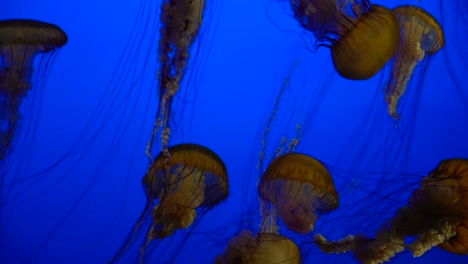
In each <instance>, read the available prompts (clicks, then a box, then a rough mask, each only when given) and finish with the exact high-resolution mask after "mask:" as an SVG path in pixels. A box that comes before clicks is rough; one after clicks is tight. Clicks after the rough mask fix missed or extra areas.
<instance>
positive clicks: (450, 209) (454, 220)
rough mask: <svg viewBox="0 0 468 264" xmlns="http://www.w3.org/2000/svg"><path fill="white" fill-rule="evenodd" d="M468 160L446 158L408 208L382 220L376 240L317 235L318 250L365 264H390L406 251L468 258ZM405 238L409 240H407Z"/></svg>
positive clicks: (424, 179) (416, 191) (425, 178)
mask: <svg viewBox="0 0 468 264" xmlns="http://www.w3.org/2000/svg"><path fill="white" fill-rule="evenodd" d="M467 190H468V160H467V159H448V160H443V161H441V162H440V163H439V164H438V166H437V167H436V168H435V169H434V170H433V171H432V172H431V173H430V174H429V175H428V176H426V177H424V178H423V179H422V181H421V185H420V187H419V188H418V189H416V190H415V191H414V192H413V194H412V195H411V197H410V199H409V201H408V205H407V206H404V207H402V208H400V209H399V210H398V211H397V213H396V215H395V216H394V217H393V218H391V219H389V220H387V221H385V222H384V224H383V225H382V227H381V229H380V230H379V231H377V232H376V233H375V238H367V237H365V236H363V235H357V236H352V235H350V236H348V237H345V238H343V239H341V240H338V241H336V242H330V241H327V240H326V239H325V238H324V237H323V236H321V235H319V234H317V235H316V236H315V237H314V241H315V243H316V244H317V245H318V246H319V248H320V249H321V250H322V251H324V252H327V253H344V252H347V251H349V250H351V251H352V253H353V255H354V256H355V257H356V259H357V260H359V261H361V262H364V263H370V262H371V263H381V262H384V261H389V260H390V258H391V257H393V256H394V255H395V254H397V253H398V252H401V251H403V250H405V249H408V250H409V251H411V252H412V255H413V257H419V256H422V255H423V254H424V253H425V252H427V251H428V250H430V249H431V248H433V247H435V246H438V247H439V248H441V249H443V250H446V251H448V252H450V253H454V254H462V255H468V232H467V230H468V198H467V197H468V194H467ZM408 238H410V239H411V238H412V240H410V242H407V241H408Z"/></svg>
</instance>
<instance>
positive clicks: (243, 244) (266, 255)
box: [215, 230, 301, 264]
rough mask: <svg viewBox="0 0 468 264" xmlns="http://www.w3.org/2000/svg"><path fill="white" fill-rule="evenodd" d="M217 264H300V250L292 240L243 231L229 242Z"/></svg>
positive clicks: (268, 234) (216, 261)
mask: <svg viewBox="0 0 468 264" xmlns="http://www.w3.org/2000/svg"><path fill="white" fill-rule="evenodd" d="M215 263H216V264H239V263H253V264H269V263H284V264H299V263H301V256H300V252H299V248H298V247H297V246H296V244H295V243H294V242H293V241H291V240H290V239H288V238H286V237H284V236H281V235H278V234H273V233H258V234H257V235H256V236H255V235H254V234H252V233H251V232H250V231H247V230H243V231H241V232H239V233H238V234H237V235H235V236H234V237H233V238H232V239H231V240H229V242H228V245H227V246H226V248H225V249H224V252H223V254H221V255H219V256H217V257H216V260H215Z"/></svg>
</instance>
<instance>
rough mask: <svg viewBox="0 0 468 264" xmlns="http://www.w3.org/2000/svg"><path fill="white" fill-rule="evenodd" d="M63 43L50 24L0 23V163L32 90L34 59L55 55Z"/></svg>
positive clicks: (10, 21)
mask: <svg viewBox="0 0 468 264" xmlns="http://www.w3.org/2000/svg"><path fill="white" fill-rule="evenodd" d="M66 42H67V35H66V34H65V33H64V32H63V31H62V30H61V29H60V28H59V27H57V26H55V25H52V24H48V23H44V22H40V21H34V20H26V19H14V20H2V21H0V161H1V160H4V159H5V157H6V156H7V155H8V153H9V152H10V151H11V147H12V146H11V145H12V141H13V140H14V137H15V133H16V130H17V127H18V123H19V121H20V120H21V113H20V111H19V107H20V106H21V103H22V101H23V99H24V98H25V97H26V95H27V93H28V91H29V90H30V89H31V86H32V83H31V77H32V75H33V73H34V67H33V60H34V56H35V55H36V54H38V53H47V52H51V51H55V50H56V49H58V48H59V47H61V46H63V45H64V44H65V43H66ZM45 61H46V62H47V63H48V60H45Z"/></svg>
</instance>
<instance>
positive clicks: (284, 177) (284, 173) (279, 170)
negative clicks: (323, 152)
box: [258, 153, 338, 234]
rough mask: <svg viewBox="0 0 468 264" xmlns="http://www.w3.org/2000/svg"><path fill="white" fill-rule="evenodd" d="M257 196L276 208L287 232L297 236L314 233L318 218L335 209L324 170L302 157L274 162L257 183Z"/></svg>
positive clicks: (332, 190) (289, 156)
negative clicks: (288, 230)
mask: <svg viewBox="0 0 468 264" xmlns="http://www.w3.org/2000/svg"><path fill="white" fill-rule="evenodd" d="M258 194H259V196H260V198H261V199H263V200H265V201H267V202H268V203H270V204H271V205H272V206H274V207H275V208H276V211H277V213H278V216H279V218H280V219H281V221H282V222H283V223H284V225H285V226H286V227H287V228H288V229H290V230H292V231H294V232H296V233H299V234H307V233H309V232H311V231H312V230H313V229H314V225H315V221H316V220H317V218H318V214H320V213H325V212H329V211H331V210H333V209H335V208H337V207H338V195H337V194H336V191H335V186H334V184H333V180H332V178H331V176H330V174H329V173H328V171H327V169H326V168H325V167H324V166H323V165H322V164H321V163H320V162H319V161H317V160H315V159H313V158H311V157H309V156H307V155H304V154H297V153H290V154H284V155H282V156H279V157H277V158H276V159H274V160H273V161H272V162H271V163H270V164H269V165H268V167H267V169H266V170H265V173H264V174H263V176H262V178H261V180H260V183H259V185H258ZM262 217H264V216H262ZM260 228H261V229H262V230H265V229H266V228H265V227H260ZM273 231H274V230H273Z"/></svg>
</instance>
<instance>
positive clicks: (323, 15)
mask: <svg viewBox="0 0 468 264" xmlns="http://www.w3.org/2000/svg"><path fill="white" fill-rule="evenodd" d="M290 3H291V9H292V11H293V12H294V17H295V18H296V20H297V21H299V23H300V24H301V25H302V27H304V28H305V29H306V30H308V31H310V32H312V33H313V34H314V36H315V38H316V39H317V41H318V43H319V44H321V45H330V46H331V51H332V59H333V64H334V65H335V69H336V71H337V72H338V73H339V74H340V75H341V76H343V77H344V78H348V79H353V80H362V79H368V78H370V77H372V76H373V75H375V74H376V73H377V72H378V71H379V70H380V69H381V68H382V67H383V66H384V65H385V63H387V61H388V60H389V59H390V58H391V57H392V56H393V53H394V52H395V50H396V48H397V46H398V41H399V33H398V22H397V20H396V17H395V16H394V15H393V14H392V12H391V11H390V10H388V9H386V8H384V7H382V6H377V5H371V4H370V2H369V1H367V0H364V1H356V0H352V1H348V0H290Z"/></svg>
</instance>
